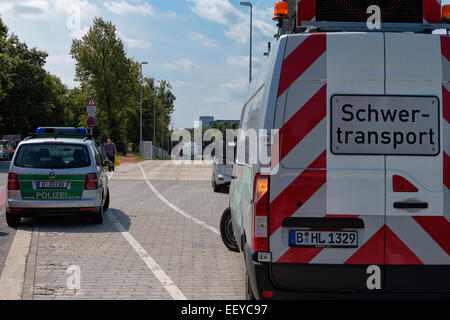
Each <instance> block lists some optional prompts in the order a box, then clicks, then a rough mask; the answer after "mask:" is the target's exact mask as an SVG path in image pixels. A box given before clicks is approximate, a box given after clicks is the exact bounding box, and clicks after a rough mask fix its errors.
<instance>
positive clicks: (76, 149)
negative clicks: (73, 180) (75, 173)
mask: <svg viewBox="0 0 450 320" xmlns="http://www.w3.org/2000/svg"><path fill="white" fill-rule="evenodd" d="M14 164H15V165H16V166H18V167H25V168H42V169H68V168H82V167H88V166H89V165H90V160H89V154H88V151H87V148H86V147H85V146H83V145H77V144H66V143H55V144H52V143H39V144H27V145H22V146H21V147H20V148H19V150H18V154H17V157H16V161H15V163H14Z"/></svg>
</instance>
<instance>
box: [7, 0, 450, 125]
mask: <svg viewBox="0 0 450 320" xmlns="http://www.w3.org/2000/svg"><path fill="white" fill-rule="evenodd" d="M239 2H240V0H109V1H99V0H0V16H1V17H2V19H3V21H4V22H5V23H6V25H7V26H8V27H9V30H10V33H15V34H17V35H18V36H19V38H20V39H21V41H24V42H26V43H27V44H28V46H29V47H37V48H38V49H39V50H43V51H46V52H47V53H48V55H49V56H48V58H47V64H46V65H45V68H46V69H47V70H48V71H49V72H50V73H52V74H54V75H56V76H58V77H59V78H60V79H61V80H62V81H63V83H65V84H66V85H67V86H68V87H69V88H73V87H74V86H77V85H78V84H77V82H76V81H75V79H74V78H75V61H74V60H72V59H71V57H70V54H69V52H70V47H71V44H72V40H73V39H74V38H78V39H79V38H81V37H82V36H83V35H84V34H85V33H86V32H87V30H88V28H89V27H90V26H91V25H92V21H93V19H94V17H102V18H103V19H106V20H108V21H112V22H113V23H114V24H115V25H116V26H117V30H118V34H119V37H120V38H121V39H122V41H123V42H124V44H125V48H126V50H127V54H128V56H129V57H132V58H134V59H135V60H136V61H147V62H149V64H148V65H144V66H143V74H144V76H146V77H155V78H156V79H157V80H160V79H164V80H167V81H169V82H170V83H171V84H172V86H173V92H174V94H175V95H176V97H177V99H176V102H175V112H174V114H173V121H172V124H171V125H172V126H173V127H174V128H192V127H194V121H196V120H198V119H199V117H200V116H214V117H215V119H239V117H240V111H241V108H242V105H243V101H244V99H245V94H246V90H247V85H248V62H249V8H248V7H242V6H240V4H239ZM251 2H252V4H253V75H256V73H257V71H258V68H259V67H260V65H261V63H262V62H263V61H264V59H266V58H265V57H264V56H263V53H264V52H265V51H266V50H267V42H269V41H270V42H272V43H273V42H274V41H275V40H274V38H273V35H274V34H275V33H276V27H275V23H274V22H273V21H272V19H271V18H272V15H273V6H274V3H275V1H274V0H252V1H251ZM442 3H443V4H450V0H443V1H442ZM144 125H145V124H144Z"/></svg>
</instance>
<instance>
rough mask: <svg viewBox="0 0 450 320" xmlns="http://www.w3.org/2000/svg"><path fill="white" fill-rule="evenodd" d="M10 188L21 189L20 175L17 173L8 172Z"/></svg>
mask: <svg viewBox="0 0 450 320" xmlns="http://www.w3.org/2000/svg"><path fill="white" fill-rule="evenodd" d="M8 190H20V184H19V176H18V175H17V173H8Z"/></svg>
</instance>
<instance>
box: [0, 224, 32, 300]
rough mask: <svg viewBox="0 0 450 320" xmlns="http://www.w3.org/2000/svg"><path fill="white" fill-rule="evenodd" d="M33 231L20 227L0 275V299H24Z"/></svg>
mask: <svg viewBox="0 0 450 320" xmlns="http://www.w3.org/2000/svg"><path fill="white" fill-rule="evenodd" d="M31 234H32V231H30V230H25V229H22V228H20V227H19V228H18V229H17V232H16V235H15V237H14V240H13V243H12V245H11V249H10V250H9V253H8V257H7V258H6V261H5V266H4V267H3V272H2V275H1V277H0V300H20V299H22V293H23V284H24V280H25V266H26V262H27V256H28V252H29V250H30V244H31Z"/></svg>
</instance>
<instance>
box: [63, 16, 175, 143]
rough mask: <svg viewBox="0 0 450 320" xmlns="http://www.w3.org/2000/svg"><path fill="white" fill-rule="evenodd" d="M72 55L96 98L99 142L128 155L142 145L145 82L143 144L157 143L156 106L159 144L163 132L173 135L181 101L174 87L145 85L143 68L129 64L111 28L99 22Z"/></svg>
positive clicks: (84, 84) (78, 75)
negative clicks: (106, 140) (171, 130)
mask: <svg viewBox="0 0 450 320" xmlns="http://www.w3.org/2000/svg"><path fill="white" fill-rule="evenodd" d="M71 55H72V57H73V58H74V59H75V60H76V61H77V66H76V78H77V80H78V81H80V82H81V83H82V87H85V88H86V89H87V91H89V92H91V94H92V95H93V96H94V97H95V98H96V102H97V115H96V122H97V126H96V128H95V130H94V131H95V134H96V136H99V137H100V138H102V137H109V138H111V139H112V140H113V141H114V142H115V143H116V146H117V148H118V150H119V151H122V152H126V146H127V144H128V142H131V143H132V144H133V145H134V146H138V145H139V117H140V107H139V106H140V81H142V83H143V90H142V91H143V98H142V101H143V102H142V114H143V140H153V119H154V117H153V110H154V106H156V107H155V108H156V109H155V112H156V127H157V128H159V129H158V130H157V131H159V134H157V141H159V142H160V141H161V133H160V132H161V127H164V130H165V131H166V132H167V129H166V128H167V124H168V123H170V121H171V114H172V113H173V110H174V107H173V103H174V101H175V96H174V95H173V94H172V92H171V91H170V89H171V87H170V84H169V83H168V82H166V81H160V84H159V87H156V86H155V85H154V79H148V78H144V79H141V73H140V65H139V63H138V62H136V61H134V60H132V59H130V58H127V56H126V52H125V49H124V46H123V42H122V41H121V40H120V38H119V37H118V36H117V34H116V27H115V26H114V25H113V24H112V23H111V22H105V21H104V20H103V19H101V18H95V19H94V24H93V26H92V27H91V28H90V29H89V31H88V33H87V34H86V35H85V36H84V37H83V38H82V39H81V40H74V41H73V43H72V49H71ZM155 91H156V95H155V97H154V92H155Z"/></svg>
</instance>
